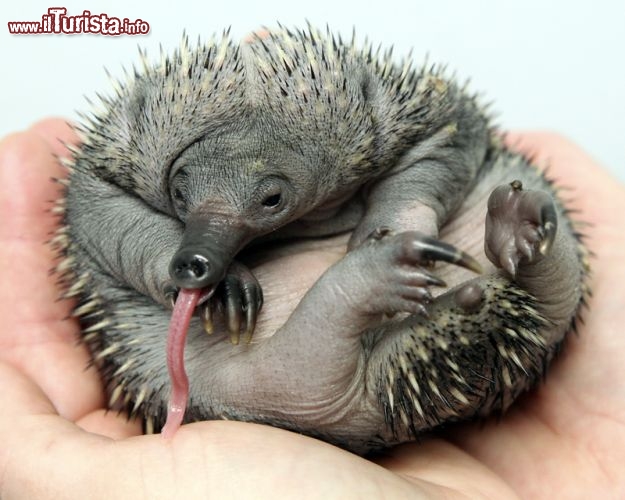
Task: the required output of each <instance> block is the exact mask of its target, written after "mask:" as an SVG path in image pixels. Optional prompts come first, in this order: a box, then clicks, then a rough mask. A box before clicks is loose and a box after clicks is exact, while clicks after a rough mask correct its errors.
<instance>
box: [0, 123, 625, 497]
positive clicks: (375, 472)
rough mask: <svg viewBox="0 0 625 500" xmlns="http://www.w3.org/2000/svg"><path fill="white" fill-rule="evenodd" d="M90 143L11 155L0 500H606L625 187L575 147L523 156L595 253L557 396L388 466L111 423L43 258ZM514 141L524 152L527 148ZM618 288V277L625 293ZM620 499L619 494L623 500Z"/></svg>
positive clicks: (38, 131)
mask: <svg viewBox="0 0 625 500" xmlns="http://www.w3.org/2000/svg"><path fill="white" fill-rule="evenodd" d="M57 137H61V138H62V139H63V140H65V141H69V142H75V141H76V139H75V137H74V136H73V134H72V133H71V131H70V129H69V127H67V126H66V125H65V124H64V123H63V122H61V121H59V120H48V121H45V122H41V123H39V124H37V125H35V126H34V127H33V128H31V129H30V130H29V131H27V132H24V133H21V134H18V135H14V136H11V137H9V138H7V139H5V140H4V141H3V142H2V144H1V145H0V213H3V214H5V215H4V217H3V222H2V225H1V228H0V264H2V268H3V274H2V286H0V299H1V300H0V317H2V321H3V324H2V326H1V327H0V405H1V407H2V412H1V413H0V443H2V445H1V446H0V498H3V499H8V498H33V497H36V498H57V497H58V498H84V497H89V498H100V497H103V498H110V497H113V498H126V497H128V498H136V497H137V496H139V495H141V496H145V497H148V498H160V497H164V498H172V497H175V496H181V497H182V496H184V497H185V498H193V497H195V496H198V497H199V496H209V495H211V494H213V495H215V496H236V497H255V498H257V497H271V498H276V497H279V496H284V497H298V498H300V497H307V496H308V497H310V496H313V497H318V496H323V497H327V496H336V497H346V496H365V495H371V496H373V495H376V496H381V495H386V496H389V497H391V498H394V497H397V496H400V495H401V496H405V495H406V496H407V495H409V494H412V495H414V496H421V497H428V498H429V497H437V496H443V495H450V494H454V493H455V494H465V495H468V496H471V497H473V496H477V495H484V496H490V497H494V498H505V497H512V496H514V493H513V492H514V491H516V492H517V493H518V494H520V495H521V496H524V497H525V496H531V497H533V498H539V497H552V496H554V494H556V495H557V496H560V497H570V496H582V497H583V496H588V494H589V493H590V492H591V491H592V493H593V495H596V494H597V493H598V492H601V491H602V489H603V492H604V493H605V494H604V495H601V493H599V496H606V494H607V493H610V492H611V493H613V494H617V493H616V492H620V493H621V494H622V493H623V492H624V491H625V490H624V489H623V488H624V484H623V483H625V479H623V480H622V481H621V484H619V480H620V479H621V478H619V477H618V475H619V473H620V469H621V467H622V466H621V464H622V463H623V460H624V459H625V431H623V423H624V421H625V385H623V384H622V383H621V380H624V379H625V378H624V377H623V375H624V373H623V372H624V371H625V368H623V367H622V363H621V362H620V358H621V357H622V356H623V353H624V351H625V340H623V338H622V337H621V335H620V330H621V325H622V324H623V322H624V321H625V317H624V316H625V312H624V311H623V310H622V309H623V308H622V306H623V303H622V302H623V301H622V298H621V297H622V296H623V295H624V293H623V290H622V288H623V287H624V286H625V285H624V284H623V283H625V264H623V262H624V257H625V250H624V249H623V247H622V246H621V247H619V245H618V243H619V240H622V238H623V236H622V235H623V234H624V229H625V227H624V226H625V222H623V221H621V217H620V215H619V214H621V213H624V212H623V211H624V209H625V197H624V196H623V195H624V194H625V189H624V188H623V187H622V186H621V185H619V184H617V183H615V182H614V181H613V180H612V179H611V178H610V177H609V176H607V175H606V174H605V173H604V172H602V171H601V170H600V169H599V168H598V167H596V166H595V165H594V162H593V161H592V160H591V159H590V158H588V157H587V156H586V155H585V154H584V153H583V152H581V151H580V150H579V149H577V148H576V147H575V146H573V145H571V144H570V143H568V142H567V141H565V140H563V139H561V138H559V137H556V136H550V135H541V134H525V135H523V136H521V140H522V142H521V147H522V148H523V149H526V148H527V149H530V150H532V151H535V152H537V153H538V155H539V156H538V157H537V158H538V160H539V162H540V160H541V159H544V158H549V159H550V160H551V163H552V167H553V168H552V170H551V172H552V175H554V176H555V177H556V178H558V179H559V180H560V182H559V183H560V184H565V185H570V186H576V190H575V193H574V194H575V197H576V200H575V203H574V205H575V206H576V207H579V208H580V209H581V210H582V214H581V218H582V219H584V220H587V221H589V222H592V223H593V224H594V226H593V227H590V228H589V229H588V233H589V241H590V244H591V246H592V249H593V250H594V251H595V252H596V253H597V258H596V259H594V261H593V268H594V279H593V289H594V298H593V301H592V304H591V309H590V311H588V312H587V313H586V314H585V320H586V325H585V326H584V327H582V328H581V330H580V334H579V336H578V337H575V336H571V338H570V340H569V342H568V344H567V346H566V348H565V352H564V353H563V355H562V356H561V357H560V358H559V359H557V360H556V362H555V363H554V366H553V367H552V370H551V371H550V373H549V375H548V377H547V380H546V383H545V384H543V385H542V386H540V387H539V388H538V390H536V391H534V392H532V393H531V394H529V395H528V396H527V397H525V398H523V399H522V400H521V401H519V402H518V403H517V404H516V405H514V406H513V408H512V409H511V411H510V412H509V413H508V415H507V416H506V417H505V418H504V419H503V421H502V422H500V423H497V422H495V421H494V420H493V421H490V420H489V421H487V422H486V424H485V425H479V424H478V425H476V424H464V425H458V426H454V427H453V428H450V430H449V431H448V433H447V434H446V435H445V436H440V437H437V438H432V439H428V440H426V441H425V442H422V443H419V444H408V445H404V446H400V447H397V448H395V449H392V450H389V451H388V452H387V453H386V454H385V456H384V457H383V458H379V459H377V463H374V462H371V461H368V460H365V459H362V458H360V457H356V456H354V455H352V454H350V453H347V452H345V451H342V450H340V449H338V448H334V447H332V446H330V445H328V444H325V443H322V442H320V441H317V440H314V439H311V438H307V437H303V436H300V435H297V434H294V433H291V432H287V431H283V430H279V429H274V428H270V427H266V426H261V425H255V424H246V423H239V422H222V421H219V422H201V423H196V424H191V425H185V426H183V427H182V428H181V429H180V431H179V432H178V433H177V434H176V436H175V438H174V439H173V440H171V441H165V440H163V439H162V438H161V436H159V435H155V436H140V435H139V434H140V432H139V427H138V425H137V424H136V423H133V422H127V421H126V418H125V417H123V416H119V415H116V414H114V413H112V412H111V413H106V412H105V409H104V408H105V403H104V395H103V392H104V391H103V388H102V387H101V384H100V382H99V378H98V376H97V373H96V372H95V370H93V369H90V370H87V371H85V366H86V365H87V361H88V353H87V352H86V350H85V349H84V347H77V346H76V338H77V333H78V325H77V324H76V323H75V322H74V321H73V320H68V319H65V318H66V317H67V316H68V314H69V311H70V310H71V304H69V303H68V302H67V301H61V302H59V301H57V300H56V298H57V297H58V295H59V290H58V289H57V287H56V285H55V283H54V277H53V276H50V275H49V274H48V270H49V269H50V268H51V267H52V259H53V254H52V252H51V250H50V249H49V248H48V247H47V246H45V245H44V244H43V242H44V241H45V240H47V239H49V237H50V232H51V231H52V230H53V227H54V223H55V220H54V217H53V216H52V215H51V214H49V213H47V212H46V209H48V208H49V207H50V206H51V205H50V204H49V203H48V202H47V200H50V199H53V198H55V197H56V196H57V194H58V193H57V190H56V187H55V185H54V184H53V183H51V182H48V180H49V178H50V177H51V176H59V175H61V168H60V167H59V166H58V165H57V162H56V161H55V160H54V157H53V156H52V153H56V154H64V147H63V146H62V145H61V144H60V143H59V142H58V141H57V139H56V138H57ZM513 140H514V138H513ZM619 278H620V279H619ZM617 488H620V489H617Z"/></svg>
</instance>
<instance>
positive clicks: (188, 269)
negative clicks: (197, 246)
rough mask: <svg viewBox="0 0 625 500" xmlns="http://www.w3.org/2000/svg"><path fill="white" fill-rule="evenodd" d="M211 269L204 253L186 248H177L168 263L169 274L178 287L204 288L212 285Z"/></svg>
mask: <svg viewBox="0 0 625 500" xmlns="http://www.w3.org/2000/svg"><path fill="white" fill-rule="evenodd" d="M212 270H213V269H212V266H211V264H210V262H209V260H208V258H207V257H206V256H205V255H203V254H202V253H200V252H198V251H197V250H194V249H187V248H183V249H181V250H179V251H178V253H176V255H174V258H173V259H172V260H171V263H170V264H169V274H170V276H171V278H172V280H173V281H174V283H175V284H176V286H179V287H180V288H204V287H205V286H208V285H212V284H213V283H212V281H213V276H212V275H213V274H214V273H212V272H211V271H212Z"/></svg>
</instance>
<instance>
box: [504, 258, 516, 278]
mask: <svg viewBox="0 0 625 500" xmlns="http://www.w3.org/2000/svg"><path fill="white" fill-rule="evenodd" d="M517 264H518V259H517V258H516V257H515V256H514V254H512V253H508V254H507V255H502V256H501V267H502V268H504V269H505V270H506V271H507V272H508V273H509V274H510V276H512V277H513V278H514V277H515V276H516V270H517Z"/></svg>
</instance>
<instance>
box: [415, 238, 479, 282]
mask: <svg viewBox="0 0 625 500" xmlns="http://www.w3.org/2000/svg"><path fill="white" fill-rule="evenodd" d="M418 245H419V251H420V252H421V258H422V259H423V260H425V261H443V262H449V263H450V264H455V265H457V266H461V267H464V268H466V269H469V270H471V271H473V272H475V273H478V274H481V273H482V266H481V265H480V263H479V262H478V261H477V260H475V259H474V258H473V257H471V256H470V255H469V254H467V253H466V252H463V251H462V250H460V249H458V248H456V247H455V246H453V245H450V244H449V243H445V242H443V241H440V240H437V239H434V238H430V237H424V238H421V239H420V240H419V242H418Z"/></svg>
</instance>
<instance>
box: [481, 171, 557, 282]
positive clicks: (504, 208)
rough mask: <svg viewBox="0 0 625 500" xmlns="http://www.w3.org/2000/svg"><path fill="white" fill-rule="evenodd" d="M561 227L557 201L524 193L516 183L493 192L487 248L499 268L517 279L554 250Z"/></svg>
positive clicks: (489, 207)
mask: <svg viewBox="0 0 625 500" xmlns="http://www.w3.org/2000/svg"><path fill="white" fill-rule="evenodd" d="M557 227H558V219H557V213H556V207H555V205H554V202H553V199H552V198H551V196H549V195H548V194H547V193H545V192H544V191H536V190H524V189H523V185H522V183H521V181H518V180H515V181H512V182H511V183H510V184H506V185H502V186H499V187H497V188H495V189H494V190H493V192H492V193H491V195H490V197H489V199H488V213H487V216H486V237H485V240H484V249H485V251H486V255H487V257H488V258H489V259H490V261H491V262H492V263H493V264H495V266H497V267H501V268H503V269H505V270H506V271H507V272H508V273H509V274H510V275H511V276H513V277H514V276H515V275H516V273H517V270H518V267H519V265H525V264H532V263H535V262H537V261H538V260H539V259H541V258H543V257H544V256H545V255H546V254H547V253H548V252H549V250H550V249H551V246H552V245H553V242H554V240H555V236H556V231H557Z"/></svg>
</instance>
